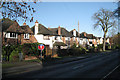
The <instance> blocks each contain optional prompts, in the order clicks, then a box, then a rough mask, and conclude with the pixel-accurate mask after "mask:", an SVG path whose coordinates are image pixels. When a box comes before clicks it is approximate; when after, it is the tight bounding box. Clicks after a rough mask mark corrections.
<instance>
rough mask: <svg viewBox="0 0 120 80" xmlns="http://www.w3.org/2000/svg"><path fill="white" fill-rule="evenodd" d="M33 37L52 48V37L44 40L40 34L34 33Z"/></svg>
mask: <svg viewBox="0 0 120 80" xmlns="http://www.w3.org/2000/svg"><path fill="white" fill-rule="evenodd" d="M34 36H35V38H36V39H37V41H38V43H43V44H45V45H49V47H50V48H51V49H52V48H53V43H52V37H49V38H50V40H44V39H43V36H44V35H42V34H39V35H34Z"/></svg>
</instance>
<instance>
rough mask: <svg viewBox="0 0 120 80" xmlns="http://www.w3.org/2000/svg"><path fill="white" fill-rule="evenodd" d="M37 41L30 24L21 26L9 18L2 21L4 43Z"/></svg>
mask: <svg viewBox="0 0 120 80" xmlns="http://www.w3.org/2000/svg"><path fill="white" fill-rule="evenodd" d="M35 42H37V41H36V39H35V38H34V36H33V32H32V31H31V29H30V28H29V26H28V25H25V23H24V25H23V26H20V25H19V24H18V23H17V22H16V21H12V20H10V19H8V18H6V19H4V20H3V21H2V44H3V45H7V44H11V45H13V44H24V43H35Z"/></svg>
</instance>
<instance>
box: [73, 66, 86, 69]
mask: <svg viewBox="0 0 120 80" xmlns="http://www.w3.org/2000/svg"><path fill="white" fill-rule="evenodd" d="M83 66H84V65H80V66H75V67H73V69H77V68H81V67H83Z"/></svg>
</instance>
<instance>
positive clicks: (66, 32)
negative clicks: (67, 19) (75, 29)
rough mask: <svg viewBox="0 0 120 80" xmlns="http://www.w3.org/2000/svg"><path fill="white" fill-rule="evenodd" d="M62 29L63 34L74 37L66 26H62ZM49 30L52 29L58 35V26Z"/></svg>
mask: <svg viewBox="0 0 120 80" xmlns="http://www.w3.org/2000/svg"><path fill="white" fill-rule="evenodd" d="M60 29H61V36H65V37H73V35H72V34H71V33H70V32H69V31H67V30H66V29H65V28H62V27H60ZM49 30H50V31H52V32H53V34H55V35H58V28H49Z"/></svg>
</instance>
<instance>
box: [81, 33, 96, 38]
mask: <svg viewBox="0 0 120 80" xmlns="http://www.w3.org/2000/svg"><path fill="white" fill-rule="evenodd" d="M84 34H86V36H85V35H84ZM80 37H81V38H88V39H96V37H95V36H94V35H93V34H87V33H86V32H82V33H81V34H80Z"/></svg>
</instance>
